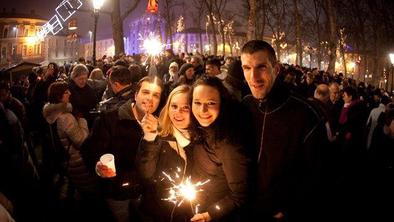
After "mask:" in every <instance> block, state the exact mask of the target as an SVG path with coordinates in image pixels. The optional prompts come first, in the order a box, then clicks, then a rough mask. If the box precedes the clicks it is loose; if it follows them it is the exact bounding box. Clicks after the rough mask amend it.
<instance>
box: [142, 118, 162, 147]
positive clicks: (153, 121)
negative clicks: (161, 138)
mask: <svg viewBox="0 0 394 222" xmlns="http://www.w3.org/2000/svg"><path fill="white" fill-rule="evenodd" d="M141 127H142V130H143V131H144V139H145V140H147V141H154V140H155V138H156V136H157V128H158V127H159V120H158V119H157V118H156V117H155V116H154V115H152V114H150V113H146V114H145V116H144V118H142V120H141Z"/></svg>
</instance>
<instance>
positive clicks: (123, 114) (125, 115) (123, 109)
mask: <svg viewBox="0 0 394 222" xmlns="http://www.w3.org/2000/svg"><path fill="white" fill-rule="evenodd" d="M132 103H133V101H132V100H131V99H129V100H127V102H125V103H124V104H123V105H121V106H120V107H119V109H118V116H119V119H120V120H123V119H127V120H134V121H137V119H136V118H135V116H134V113H133V111H132V110H131V106H132Z"/></svg>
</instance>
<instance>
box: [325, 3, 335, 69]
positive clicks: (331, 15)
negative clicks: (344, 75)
mask: <svg viewBox="0 0 394 222" xmlns="http://www.w3.org/2000/svg"><path fill="white" fill-rule="evenodd" d="M325 3H326V4H325V5H326V10H325V11H326V15H327V21H328V27H329V32H330V33H329V37H330V39H329V42H328V44H329V61H328V62H329V63H328V68H327V72H329V73H330V74H334V73H335V62H336V60H337V54H336V50H337V23H336V20H335V11H334V8H333V5H332V1H331V0H325Z"/></svg>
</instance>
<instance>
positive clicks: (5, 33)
mask: <svg viewBox="0 0 394 222" xmlns="http://www.w3.org/2000/svg"><path fill="white" fill-rule="evenodd" d="M7 37H8V28H5V29H4V32H3V38H7Z"/></svg>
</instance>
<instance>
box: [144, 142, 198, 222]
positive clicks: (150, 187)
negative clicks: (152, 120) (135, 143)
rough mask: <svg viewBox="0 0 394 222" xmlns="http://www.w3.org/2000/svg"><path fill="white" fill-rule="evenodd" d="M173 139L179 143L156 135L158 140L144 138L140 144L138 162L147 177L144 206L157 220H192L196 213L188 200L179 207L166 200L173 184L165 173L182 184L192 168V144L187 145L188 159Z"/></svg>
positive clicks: (164, 221) (145, 178)
mask: <svg viewBox="0 0 394 222" xmlns="http://www.w3.org/2000/svg"><path fill="white" fill-rule="evenodd" d="M170 142H171V143H173V144H176V140H175V138H173V137H166V138H156V140H155V141H154V142H147V141H145V140H142V141H141V143H140V147H139V155H138V157H137V162H138V169H139V173H140V174H141V177H142V178H144V192H143V195H142V200H141V207H142V209H143V211H144V212H145V213H146V214H147V215H150V216H151V217H152V218H153V221H155V222H159V221H163V222H167V221H173V222H177V221H178V222H182V221H190V218H192V216H193V214H192V211H191V208H190V203H189V202H188V201H185V202H184V203H182V205H181V206H176V205H175V204H174V203H172V202H169V201H167V200H163V199H165V198H168V197H169V188H171V187H172V186H173V183H171V182H170V181H169V179H168V178H167V177H166V176H165V175H164V173H163V172H165V173H166V174H168V175H170V176H171V178H172V179H174V181H175V184H179V183H180V182H181V181H182V180H185V179H186V178H187V177H188V176H189V175H190V169H189V168H190V166H191V165H192V163H191V149H192V146H190V145H189V146H186V147H185V148H184V150H185V153H186V157H187V158H186V160H184V159H183V158H182V157H181V156H180V155H179V154H178V151H177V150H175V149H174V148H172V147H171V146H170V144H169V143H170ZM187 168H188V169H187ZM171 214H172V220H171Z"/></svg>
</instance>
